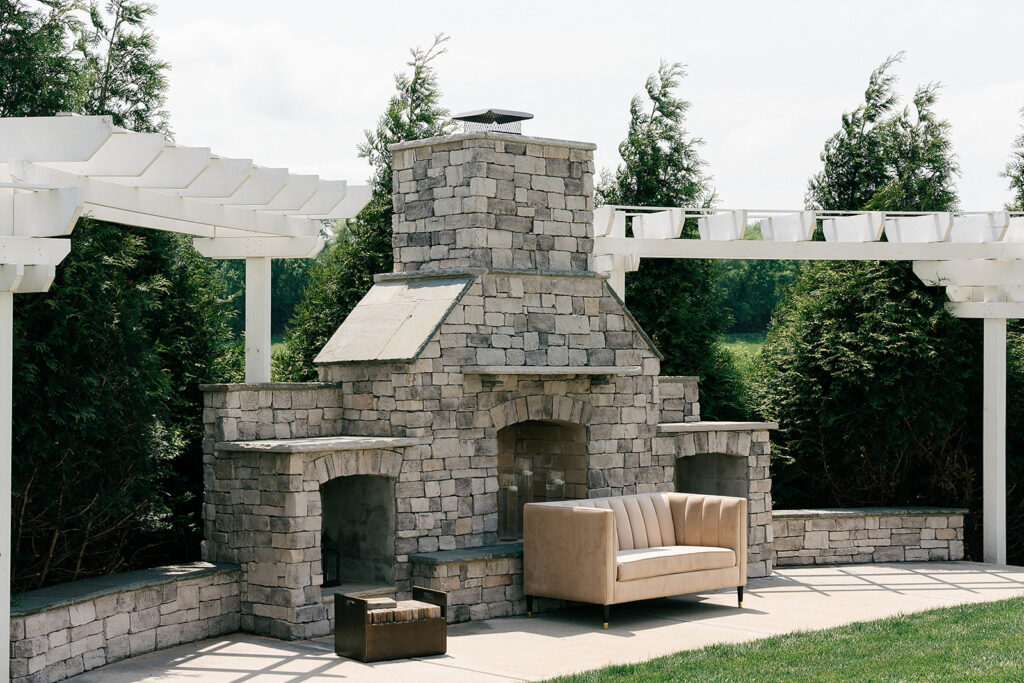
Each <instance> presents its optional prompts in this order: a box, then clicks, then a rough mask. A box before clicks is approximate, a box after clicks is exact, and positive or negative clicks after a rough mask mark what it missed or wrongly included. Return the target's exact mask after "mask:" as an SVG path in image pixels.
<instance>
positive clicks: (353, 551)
mask: <svg viewBox="0 0 1024 683" xmlns="http://www.w3.org/2000/svg"><path fill="white" fill-rule="evenodd" d="M320 504H321V551H322V565H323V573H324V584H323V585H324V588H325V589H328V590H331V592H337V591H339V590H341V591H342V592H354V591H356V590H360V589H363V588H369V587H373V586H392V587H393V586H394V581H395V572H394V566H395V480H394V479H393V478H391V477H385V476H379V475H370V474H359V475H352V476H346V477H337V478H336V479H331V480H330V481H327V482H326V483H324V484H322V485H321V486H320Z"/></svg>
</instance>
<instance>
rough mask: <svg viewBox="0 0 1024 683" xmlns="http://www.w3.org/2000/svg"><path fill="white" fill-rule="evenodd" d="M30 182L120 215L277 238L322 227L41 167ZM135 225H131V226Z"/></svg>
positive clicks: (29, 172)
mask: <svg viewBox="0 0 1024 683" xmlns="http://www.w3.org/2000/svg"><path fill="white" fill-rule="evenodd" d="M26 176H27V179H28V180H29V181H30V182H38V183H50V184H55V185H66V186H71V187H75V186H77V187H79V188H81V192H82V194H81V199H80V201H81V202H82V203H83V204H84V206H85V208H86V210H87V211H88V210H90V209H94V208H99V207H107V208H110V209H114V210H117V211H123V212H130V213H136V214H143V215H150V216H158V217H162V218H170V219H173V220H178V221H188V222H191V223H199V224H200V225H207V226H208V225H215V226H220V227H225V228H234V229H237V230H251V231H253V232H265V233H271V234H277V235H315V234H319V232H320V223H319V222H318V221H314V220H310V219H308V218H304V217H301V216H287V215H282V214H279V213H275V212H272V211H258V210H254V209H246V208H242V207H238V206H224V205H222V204H219V203H217V202H212V201H207V200H204V199H198V198H191V197H179V196H174V195H170V194H166V193H163V192H156V191H154V190H150V189H146V188H139V187H126V186H124V185H121V184H119V183H116V182H110V181H105V180H99V179H96V178H88V177H81V176H76V175H74V174H72V173H67V172H64V171H59V170H56V169H53V168H49V167H46V166H41V165H38V164H26ZM129 224H132V223H129Z"/></svg>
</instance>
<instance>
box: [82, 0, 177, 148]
mask: <svg viewBox="0 0 1024 683" xmlns="http://www.w3.org/2000/svg"><path fill="white" fill-rule="evenodd" d="M154 14H156V6H155V5H153V4H151V3H148V2H139V1H138V0H108V1H107V4H106V14H104V12H101V11H100V9H99V6H98V5H96V4H95V3H94V4H91V5H90V6H89V28H88V29H86V30H82V31H80V32H79V35H78V44H77V49H78V50H79V51H80V52H81V53H82V56H83V62H84V66H85V74H86V78H87V79H88V80H87V84H86V88H85V101H84V102H83V103H82V109H81V112H80V113H82V114H108V115H110V116H111V117H113V119H114V125H117V126H123V127H125V128H128V129H130V130H134V131H136V132H140V133H157V132H162V133H167V132H168V131H169V128H168V118H167V117H168V114H167V111H166V110H164V109H163V106H164V102H165V101H166V100H167V70H168V69H169V68H170V67H169V65H168V64H167V62H165V61H163V60H161V59H158V58H157V56H156V37H155V36H154V35H153V32H152V31H150V30H149V28H148V27H147V26H146V22H147V21H148V20H149V19H150V17H152V16H153V15H154Z"/></svg>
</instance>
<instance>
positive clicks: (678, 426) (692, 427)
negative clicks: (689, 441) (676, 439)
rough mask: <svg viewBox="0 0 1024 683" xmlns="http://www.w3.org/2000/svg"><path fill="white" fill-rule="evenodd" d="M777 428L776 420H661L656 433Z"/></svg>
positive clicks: (754, 430) (744, 430)
mask: <svg viewBox="0 0 1024 683" xmlns="http://www.w3.org/2000/svg"><path fill="white" fill-rule="evenodd" d="M778 428H779V423H778V422H662V423H661V424H659V425H658V433H659V434H678V433H686V432H759V431H763V430H770V429H778Z"/></svg>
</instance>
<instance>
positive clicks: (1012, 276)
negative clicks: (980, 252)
mask: <svg viewBox="0 0 1024 683" xmlns="http://www.w3.org/2000/svg"><path fill="white" fill-rule="evenodd" d="M914 274H915V275H917V277H919V278H920V279H921V281H922V282H924V283H925V284H926V285H930V286H932V287H936V286H942V285H952V286H986V285H989V286H997V285H1018V284H1021V283H1024V261H1018V260H1011V259H978V260H971V261H914Z"/></svg>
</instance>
